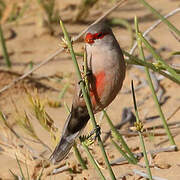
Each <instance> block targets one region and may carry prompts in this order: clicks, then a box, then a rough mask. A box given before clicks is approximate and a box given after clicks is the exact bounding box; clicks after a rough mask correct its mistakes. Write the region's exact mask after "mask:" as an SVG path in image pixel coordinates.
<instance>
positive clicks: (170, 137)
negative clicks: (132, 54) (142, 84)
mask: <svg viewBox="0 0 180 180" xmlns="http://www.w3.org/2000/svg"><path fill="white" fill-rule="evenodd" d="M135 28H136V35H137V43H138V48H139V51H140V56H141V58H142V59H143V60H144V61H145V56H144V51H143V48H142V41H141V40H142V39H141V38H140V36H139V28H138V22H137V18H136V17H135ZM145 72H146V76H147V79H148V83H149V87H150V89H151V92H152V95H153V99H154V102H155V104H156V108H157V110H158V112H159V115H160V117H161V120H162V123H163V125H164V128H165V130H166V133H167V135H168V138H169V141H170V143H171V144H172V145H176V144H175V141H174V139H173V137H172V134H171V132H170V129H169V127H168V125H167V122H166V120H165V117H164V114H163V112H162V109H161V106H160V104H159V102H158V98H157V96H156V92H155V89H154V86H153V83H152V80H151V76H150V74H149V69H148V67H145Z"/></svg>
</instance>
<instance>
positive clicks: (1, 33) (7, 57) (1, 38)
mask: <svg viewBox="0 0 180 180" xmlns="http://www.w3.org/2000/svg"><path fill="white" fill-rule="evenodd" d="M0 41H1V46H2V53H3V56H4V59H5V62H6V65H7V66H8V68H10V67H11V61H10V59H9V55H8V52H7V48H6V43H5V39H4V36H3V30H2V28H1V24H0Z"/></svg>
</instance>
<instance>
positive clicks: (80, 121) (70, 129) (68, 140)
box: [49, 108, 89, 164]
mask: <svg viewBox="0 0 180 180" xmlns="http://www.w3.org/2000/svg"><path fill="white" fill-rule="evenodd" d="M88 120H89V114H88V113H87V112H86V113H83V114H79V113H78V112H77V110H76V109H74V108H72V110H71V113H70V115H69V116H68V118H67V120H66V123H65V125H64V128H63V133H62V137H61V140H60V142H59V143H58V144H57V146H56V148H55V150H54V152H53V153H52V155H51V156H50V158H49V159H50V161H51V162H52V163H53V164H56V163H58V162H60V161H61V160H63V159H64V158H65V157H66V155H67V154H68V153H69V151H70V150H71V148H72V146H73V145H74V142H75V139H76V138H77V137H78V136H79V135H80V133H81V131H82V130H83V128H84V127H85V125H86V124H87V122H88Z"/></svg>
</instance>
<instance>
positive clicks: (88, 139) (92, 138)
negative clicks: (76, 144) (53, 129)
mask: <svg viewBox="0 0 180 180" xmlns="http://www.w3.org/2000/svg"><path fill="white" fill-rule="evenodd" d="M100 134H101V127H100V126H99V125H96V128H95V129H93V130H92V131H91V132H90V133H89V134H88V135H87V136H80V137H79V139H80V141H81V142H86V145H88V146H89V145H91V144H93V142H94V141H95V140H96V138H97V137H98V136H100Z"/></svg>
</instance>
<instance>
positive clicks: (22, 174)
mask: <svg viewBox="0 0 180 180" xmlns="http://www.w3.org/2000/svg"><path fill="white" fill-rule="evenodd" d="M15 156H16V161H17V163H18V166H19V170H20V172H21V176H22V179H23V180H25V177H24V173H23V171H22V168H21V165H20V162H19V159H18V158H17V155H16V154H15Z"/></svg>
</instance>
